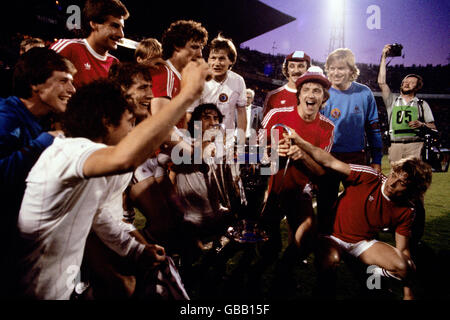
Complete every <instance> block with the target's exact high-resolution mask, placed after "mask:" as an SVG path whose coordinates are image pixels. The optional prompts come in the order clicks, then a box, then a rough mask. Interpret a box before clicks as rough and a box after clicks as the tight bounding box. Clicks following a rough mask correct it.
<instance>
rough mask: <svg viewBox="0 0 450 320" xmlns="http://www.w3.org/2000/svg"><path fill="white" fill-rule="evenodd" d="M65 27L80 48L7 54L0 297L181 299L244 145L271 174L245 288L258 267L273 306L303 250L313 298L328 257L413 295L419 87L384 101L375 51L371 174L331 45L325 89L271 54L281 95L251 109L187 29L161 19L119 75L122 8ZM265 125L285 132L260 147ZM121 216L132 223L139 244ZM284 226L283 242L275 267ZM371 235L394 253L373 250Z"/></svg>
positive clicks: (419, 200) (332, 264)
mask: <svg viewBox="0 0 450 320" xmlns="http://www.w3.org/2000/svg"><path fill="white" fill-rule="evenodd" d="M83 14H84V19H83V23H84V31H86V38H84V39H61V40H58V41H56V42H55V43H54V44H52V45H51V46H50V48H42V45H41V42H36V43H37V45H36V46H39V48H29V46H28V47H27V48H25V47H24V49H23V52H21V56H20V58H19V61H18V63H17V65H16V66H15V70H14V76H13V88H14V91H13V95H12V96H11V97H8V98H5V99H1V100H0V154H1V160H0V163H1V173H2V182H1V187H0V188H1V197H2V199H3V204H4V205H5V209H4V216H5V217H6V219H5V220H4V221H6V225H5V228H4V229H5V230H4V232H3V233H2V241H1V243H2V248H3V252H4V254H3V255H2V260H1V270H2V271H4V274H10V275H11V276H10V277H7V279H6V282H7V283H6V285H5V286H2V289H1V290H2V292H1V296H2V297H19V298H28V299H74V298H80V297H83V298H86V299H88V298H93V299H107V298H144V299H152V298H155V297H158V298H161V297H162V298H166V299H189V294H190V290H189V289H190V285H191V284H192V283H193V282H195V277H196V275H194V274H193V273H192V272H191V271H192V270H191V268H190V267H191V266H192V264H194V263H195V262H196V259H198V258H199V256H200V254H201V252H202V251H205V250H207V248H206V246H205V244H206V243H207V242H208V241H210V240H211V239H213V240H212V241H213V242H214V243H218V242H220V239H221V236H223V235H224V234H225V233H224V230H226V226H227V224H229V223H230V221H231V220H230V217H232V216H233V212H232V211H233V210H234V209H235V208H236V204H237V206H245V203H246V200H245V195H243V194H242V193H243V188H242V181H241V180H240V177H239V166H238V165H237V166H236V163H235V161H232V163H230V162H229V161H228V162H227V161H223V160H229V159H230V158H229V157H228V156H229V153H230V150H231V153H233V152H234V150H235V148H234V147H235V145H236V144H237V145H238V146H242V145H243V144H245V143H247V144H249V143H250V142H249V141H256V138H257V134H258V131H259V137H258V141H259V143H260V145H264V146H265V145H267V146H268V148H269V149H270V150H271V153H275V154H278V156H279V157H280V159H281V161H280V168H282V169H283V165H287V164H289V166H288V167H286V170H282V169H280V170H279V171H278V172H275V173H274V174H273V175H272V176H271V177H270V178H269V181H268V190H267V194H266V201H267V202H266V205H265V207H264V210H263V211H262V213H261V216H260V221H258V223H259V224H260V226H261V227H262V228H264V229H265V230H266V231H267V233H268V237H269V240H268V241H267V242H265V243H263V246H262V247H261V260H260V261H259V263H257V264H256V265H255V267H254V268H255V269H254V270H255V272H256V274H257V271H259V272H262V270H266V267H267V266H268V265H269V264H271V263H274V262H276V264H277V266H276V268H275V280H274V282H276V285H277V286H278V289H279V291H276V292H275V294H276V293H277V292H281V291H283V286H285V285H286V286H287V285H288V284H289V282H292V280H291V279H292V277H293V274H292V270H293V268H295V266H296V264H298V263H299V262H300V261H302V260H305V259H306V258H307V257H308V256H309V254H310V253H312V252H314V255H315V265H316V270H317V273H318V288H319V290H318V293H319V294H320V295H321V296H325V297H330V296H333V295H334V293H335V288H334V284H335V282H336V279H335V275H336V267H337V265H338V264H339V261H340V259H341V257H342V256H343V255H344V254H346V255H349V256H351V257H353V258H354V259H355V260H357V261H359V262H362V263H363V264H365V265H374V266H376V268H375V269H374V272H376V273H379V274H380V275H381V276H385V277H388V278H392V279H396V280H398V281H401V282H402V283H403V286H404V298H405V299H413V298H414V293H413V291H412V289H411V287H412V281H413V279H414V277H413V273H414V271H415V266H414V262H413V261H414V259H413V257H411V254H410V250H409V248H410V245H411V244H413V243H411V241H410V237H411V230H412V229H413V228H414V226H415V225H417V222H416V220H415V219H414V218H415V213H414V212H415V209H414V208H417V207H420V206H422V207H423V195H424V193H425V191H426V190H427V188H428V187H429V185H430V183H431V169H430V167H429V166H428V165H427V164H425V163H423V162H422V161H421V160H419V158H420V149H421V147H422V145H421V142H420V141H419V139H418V138H417V129H418V128H420V127H422V126H428V127H430V128H435V126H434V123H433V121H434V120H433V115H432V113H431V110H430V107H429V106H428V104H427V103H426V102H425V101H423V100H421V99H418V98H417V97H416V96H415V94H416V92H417V91H418V90H419V89H420V88H421V86H422V84H423V80H422V78H421V77H420V76H418V75H408V76H406V77H405V79H404V80H403V82H402V86H401V92H400V95H396V94H393V93H392V92H391V91H390V89H389V87H388V86H387V84H386V67H385V57H386V52H387V51H388V50H389V46H386V47H385V48H384V49H383V55H382V60H381V65H380V74H379V78H378V82H379V85H380V88H381V90H382V94H383V99H384V102H385V105H386V108H387V110H388V113H389V119H390V129H391V131H390V132H391V141H392V143H393V144H392V146H391V147H390V149H389V158H390V160H391V168H392V170H391V172H390V174H389V175H388V176H387V177H386V176H384V175H383V174H382V173H381V158H382V151H381V150H382V140H381V134H380V126H379V121H378V110H377V106H376V103H375V99H374V97H373V94H372V92H371V91H370V89H369V88H368V87H367V86H365V85H363V84H360V83H357V82H356V79H357V78H358V75H359V70H358V68H357V66H356V64H355V57H354V55H353V53H352V52H351V51H350V50H349V49H343V48H342V49H337V50H335V51H334V52H332V53H331V54H330V55H329V56H328V58H327V61H326V64H325V73H326V75H327V76H328V77H327V76H326V75H325V74H324V72H323V71H322V69H321V68H319V67H317V66H314V65H312V59H311V57H310V56H309V55H308V54H306V53H305V52H303V51H300V50H297V51H294V52H292V53H291V54H289V55H288V56H286V59H285V61H284V63H283V66H282V70H283V74H284V75H285V77H286V79H287V81H288V82H287V83H286V85H284V86H282V87H280V88H278V89H276V90H274V91H271V92H269V93H268V95H267V97H266V100H265V103H264V107H263V108H261V107H258V106H254V105H252V102H253V99H254V96H255V92H254V91H253V90H251V89H247V88H246V84H245V80H244V78H243V77H241V76H240V75H239V74H237V73H236V72H234V71H232V70H231V69H232V67H233V65H234V64H235V63H236V61H237V50H236V48H235V46H234V44H233V42H232V40H231V39H228V38H226V37H224V36H223V35H221V34H219V35H217V37H216V38H214V39H212V40H211V41H210V42H209V43H208V37H209V35H208V31H207V30H206V29H205V28H204V27H203V26H202V25H201V23H199V22H195V21H186V20H179V21H176V22H173V23H172V24H170V26H169V27H168V28H167V30H166V31H165V32H164V33H163V35H162V37H161V42H159V41H158V40H157V39H153V38H148V39H144V40H142V41H141V42H140V43H139V46H138V47H137V49H136V52H135V61H132V62H119V61H118V59H117V58H115V57H114V56H113V55H111V53H110V51H112V50H115V49H116V48H117V45H118V43H119V41H120V40H121V39H122V38H123V37H124V26H125V22H126V20H127V19H128V18H129V17H130V13H129V12H128V9H127V8H126V7H125V6H124V5H123V4H122V3H121V2H120V1H119V0H87V1H86V3H85V6H84V10H83ZM205 46H208V57H207V62H205V61H204V60H203V51H202V50H203V48H204V47H205ZM277 124H283V125H284V126H285V127H287V128H288V129H289V130H288V132H286V131H283V130H276V132H275V135H273V134H272V133H273V132H272V127H274V126H275V125H277ZM199 150H200V152H198V151H199ZM224 150H225V152H224ZM225 158H226V159H225ZM180 159H181V160H182V161H180ZM231 159H233V160H234V158H233V157H231ZM288 159H289V161H287V160H288ZM217 160H220V161H217ZM341 182H342V183H343V186H344V188H345V191H344V192H343V193H342V194H341V195H340V196H338V191H339V186H340V183H341ZM315 194H317V204H318V210H317V214H315V211H314V209H313V197H314V195H315ZM135 209H138V210H139V211H140V212H141V213H142V215H143V216H144V217H145V219H146V224H145V226H144V227H143V228H142V229H139V230H138V229H137V228H136V227H135V226H134V224H133V222H134V212H135V211H134V210H135ZM284 217H287V224H288V230H289V234H288V246H287V248H286V249H285V250H284V252H283V254H282V256H281V258H280V259H278V256H279V252H280V250H281V247H282V246H281V243H282V242H281V234H280V222H281V220H282V219H283V218H284ZM422 219H424V216H423V217H422ZM386 228H389V229H390V230H392V231H393V232H394V233H395V247H393V246H391V245H389V244H387V243H384V242H381V241H379V240H378V237H377V235H378V233H379V232H380V231H382V230H384V229H386ZM420 228H422V232H423V223H422V226H421V227H419V228H417V227H416V229H420ZM419 233H420V231H419ZM416 240H417V236H416ZM180 261H181V262H180ZM177 268H179V270H178V269H177ZM183 283H184V284H183ZM86 288H87V289H86ZM280 297H281V294H280Z"/></svg>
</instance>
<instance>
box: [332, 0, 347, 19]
mask: <svg viewBox="0 0 450 320" xmlns="http://www.w3.org/2000/svg"><path fill="white" fill-rule="evenodd" d="M329 3H330V5H329V6H330V12H331V15H332V17H333V19H334V20H335V21H336V22H338V23H341V22H342V20H343V19H344V10H345V0H330V2H329Z"/></svg>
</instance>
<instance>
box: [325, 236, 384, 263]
mask: <svg viewBox="0 0 450 320" xmlns="http://www.w3.org/2000/svg"><path fill="white" fill-rule="evenodd" d="M327 238H329V239H332V240H333V241H334V242H336V243H337V244H338V245H339V247H340V248H341V249H343V250H344V251H345V252H347V253H349V254H350V255H352V256H354V257H355V258H358V257H359V256H360V255H361V254H362V253H363V252H364V251H366V250H367V249H369V248H370V247H371V246H373V245H374V244H375V243H377V242H378V240H370V241H367V240H362V241H359V242H357V243H350V242H345V241H342V240H341V239H339V238H336V237H335V236H327Z"/></svg>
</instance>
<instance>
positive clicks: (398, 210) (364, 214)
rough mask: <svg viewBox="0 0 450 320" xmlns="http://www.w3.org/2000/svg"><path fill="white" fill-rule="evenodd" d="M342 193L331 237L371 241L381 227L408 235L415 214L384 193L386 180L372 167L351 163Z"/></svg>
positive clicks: (348, 240) (350, 240)
mask: <svg viewBox="0 0 450 320" xmlns="http://www.w3.org/2000/svg"><path fill="white" fill-rule="evenodd" d="M350 167H351V173H350V175H349V176H348V177H347V179H346V180H345V182H344V183H345V186H346V188H345V192H344V194H343V195H342V196H341V197H340V198H339V200H338V202H337V207H336V219H335V222H334V228H333V236H335V237H337V238H339V239H341V240H343V241H345V242H349V243H356V242H359V241H362V240H372V239H374V238H375V236H376V235H377V233H378V232H380V231H381V230H383V229H384V228H390V229H391V230H395V232H396V233H398V234H400V235H403V236H407V237H408V236H409V235H410V228H411V224H412V222H413V218H414V213H413V209H412V208H407V207H398V206H396V205H395V204H394V203H393V202H392V201H390V200H389V198H387V197H386V196H385V195H384V194H383V193H382V187H383V184H384V183H385V181H386V179H387V178H386V177H385V176H384V175H382V174H381V173H378V172H377V171H375V170H374V169H372V168H371V167H367V166H360V165H354V164H351V165H350Z"/></svg>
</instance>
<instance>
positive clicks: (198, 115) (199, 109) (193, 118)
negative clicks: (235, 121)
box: [188, 103, 223, 137]
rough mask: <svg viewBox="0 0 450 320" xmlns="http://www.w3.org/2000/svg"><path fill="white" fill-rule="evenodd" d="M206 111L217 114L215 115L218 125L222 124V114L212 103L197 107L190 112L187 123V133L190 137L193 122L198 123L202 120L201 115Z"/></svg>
mask: <svg viewBox="0 0 450 320" xmlns="http://www.w3.org/2000/svg"><path fill="white" fill-rule="evenodd" d="M206 110H214V111H216V112H217V115H218V116H219V123H222V121H223V114H222V112H220V110H219V108H218V107H217V106H216V105H215V104H213V103H205V104H201V105H199V106H197V107H196V108H195V109H194V111H193V112H192V116H191V119H190V120H189V123H188V131H189V133H190V134H191V136H192V137H193V136H194V122H195V121H200V120H201V119H202V114H203V112H205V111H206Z"/></svg>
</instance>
